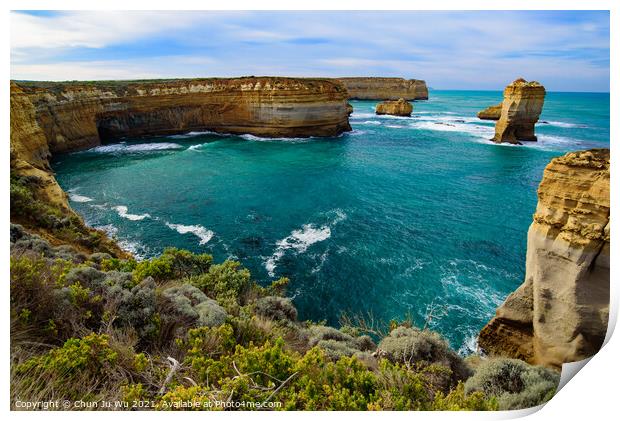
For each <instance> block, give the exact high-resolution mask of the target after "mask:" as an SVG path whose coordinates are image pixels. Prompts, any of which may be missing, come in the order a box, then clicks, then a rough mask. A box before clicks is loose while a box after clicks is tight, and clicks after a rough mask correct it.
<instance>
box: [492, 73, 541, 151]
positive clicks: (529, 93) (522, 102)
mask: <svg viewBox="0 0 620 421" xmlns="http://www.w3.org/2000/svg"><path fill="white" fill-rule="evenodd" d="M544 102H545V88H544V86H542V85H541V84H540V83H538V82H528V81H526V80H525V79H517V80H515V81H514V82H512V83H511V84H510V85H508V86H506V89H504V101H503V102H502V108H501V114H500V116H499V119H498V121H497V124H496V125H495V136H494V137H493V139H492V140H493V141H494V142H497V143H502V142H509V143H514V144H518V143H519V141H520V140H529V141H535V140H537V139H536V135H535V133H534V125H535V124H536V122H537V121H538V118H539V117H540V113H541V111H542V107H543V103H544ZM485 111H486V110H485Z"/></svg>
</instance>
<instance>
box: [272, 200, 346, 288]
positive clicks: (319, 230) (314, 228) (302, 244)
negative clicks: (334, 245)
mask: <svg viewBox="0 0 620 421" xmlns="http://www.w3.org/2000/svg"><path fill="white" fill-rule="evenodd" d="M331 214H333V217H330V219H332V218H333V219H332V221H331V223H329V224H326V225H320V226H319V225H316V224H304V225H302V227H301V229H297V230H293V231H292V232H291V234H290V235H289V236H288V237H286V238H283V239H282V240H279V241H277V242H276V246H277V247H276V250H275V252H274V253H273V254H272V255H271V256H270V257H269V258H268V259H267V260H266V261H265V269H267V273H269V276H274V275H275V270H276V267H277V263H278V261H279V260H280V259H281V258H282V257H283V256H284V254H285V253H286V251H287V250H293V251H294V252H296V253H297V254H301V253H304V252H305V251H306V250H308V247H310V246H311V245H313V244H315V243H318V242H321V241H325V240H327V239H328V238H330V237H331V235H332V231H331V228H333V227H334V226H336V225H337V224H338V223H340V222H342V221H344V220H345V219H347V214H346V213H345V212H344V211H343V210H342V209H334V210H332V211H329V212H328V215H331ZM326 258H327V254H324V255H323V257H322V258H321V259H323V260H325V259H326Z"/></svg>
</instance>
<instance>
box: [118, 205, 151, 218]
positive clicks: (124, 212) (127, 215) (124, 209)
mask: <svg viewBox="0 0 620 421" xmlns="http://www.w3.org/2000/svg"><path fill="white" fill-rule="evenodd" d="M112 209H114V210H115V211H116V212H117V213H118V216H120V217H121V218H125V219H129V220H130V221H142V220H143V219H145V218H150V217H151V215H149V214H148V213H143V214H142V215H135V214H132V213H129V212H127V210H128V209H127V206H122V205H121V206H114V207H113V208H112Z"/></svg>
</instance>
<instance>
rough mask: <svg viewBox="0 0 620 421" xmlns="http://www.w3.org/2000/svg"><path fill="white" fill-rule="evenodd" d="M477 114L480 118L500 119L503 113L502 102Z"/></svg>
mask: <svg viewBox="0 0 620 421" xmlns="http://www.w3.org/2000/svg"><path fill="white" fill-rule="evenodd" d="M477 115H478V118H479V119H480V120H499V117H500V116H501V115H502V103H501V102H500V103H499V104H497V105H491V106H490V107H487V108H485V109H484V110H482V111H480V112H478V114H477Z"/></svg>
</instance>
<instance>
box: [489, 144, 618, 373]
mask: <svg viewBox="0 0 620 421" xmlns="http://www.w3.org/2000/svg"><path fill="white" fill-rule="evenodd" d="M609 157H610V153H609V149H592V150H588V151H579V152H572V153H568V154H566V155H564V156H562V157H559V158H555V159H553V160H552V161H551V162H550V163H549V164H548V165H547V167H546V168H545V171H544V176H543V180H542V181H541V183H540V186H539V188H538V205H537V207H536V213H535V214H534V217H533V219H534V221H533V222H532V224H531V225H530V228H529V231H528V240H527V258H526V270H525V281H524V283H523V284H522V285H521V286H520V287H519V288H518V289H517V290H516V291H514V292H513V293H512V294H510V295H509V296H508V298H507V299H506V301H505V302H504V303H503V304H502V306H501V307H499V308H498V309H497V312H496V315H495V317H494V318H493V319H492V320H491V321H490V322H489V323H488V324H487V325H486V326H485V327H484V328H483V329H482V331H481V332H480V336H479V345H480V347H481V348H482V349H483V350H484V351H485V352H487V353H488V354H490V355H499V356H507V357H513V358H520V359H523V360H525V361H527V362H529V363H533V364H539V365H545V366H549V367H555V368H560V367H561V365H562V363H565V362H572V361H578V360H581V359H584V358H587V357H589V356H592V355H594V354H595V353H596V352H597V351H598V350H599V348H600V347H601V346H602V344H603V340H604V338H605V334H606V331H607V319H608V315H609V240H610V239H609V237H610V229H609V191H610V190H609V165H610V164H609Z"/></svg>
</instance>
